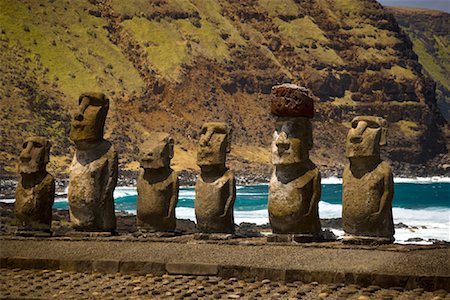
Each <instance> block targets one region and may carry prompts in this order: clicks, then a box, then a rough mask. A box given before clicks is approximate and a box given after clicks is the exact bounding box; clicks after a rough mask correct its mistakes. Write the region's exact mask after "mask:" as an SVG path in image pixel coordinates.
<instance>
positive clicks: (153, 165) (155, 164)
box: [140, 160, 166, 170]
mask: <svg viewBox="0 0 450 300" xmlns="http://www.w3.org/2000/svg"><path fill="white" fill-rule="evenodd" d="M140 165H141V168H143V169H151V170H157V169H161V168H164V167H165V166H166V165H165V164H164V163H163V162H162V161H159V160H158V161H157V160H154V161H147V160H141V163H140Z"/></svg>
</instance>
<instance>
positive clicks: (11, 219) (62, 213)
mask: <svg viewBox="0 0 450 300" xmlns="http://www.w3.org/2000/svg"><path fill="white" fill-rule="evenodd" d="M116 217H117V232H118V234H119V235H120V236H124V237H128V238H137V239H141V238H147V237H149V236H152V235H151V234H150V235H149V234H146V233H144V232H141V231H139V230H138V229H137V228H136V216H135V215H133V214H130V213H127V212H124V211H120V212H116ZM320 222H321V225H322V228H323V233H322V235H323V237H324V239H325V240H327V241H335V240H337V239H338V237H337V236H336V235H335V234H334V233H333V232H332V230H343V229H342V219H341V218H331V219H321V220H320ZM235 226H236V228H235V229H236V237H238V238H263V237H264V236H265V234H269V233H271V227H270V224H268V223H267V224H263V225H257V224H254V223H247V222H243V223H240V224H236V225H235ZM421 227H422V228H426V227H425V226H421ZM395 228H396V229H400V228H402V229H404V228H406V229H409V230H416V229H418V227H417V226H410V225H407V224H404V223H398V224H395ZM16 230H17V226H16V220H15V216H14V204H13V203H3V202H0V236H1V235H3V236H13V235H14V234H15V232H16ZM52 231H53V235H54V236H65V235H66V234H67V233H69V232H70V231H72V229H71V228H70V226H69V211H68V210H67V209H53V221H52ZM197 233H198V231H197V229H196V227H195V222H193V221H191V220H188V219H177V229H176V233H175V235H174V236H178V239H183V237H182V236H187V235H193V234H197ZM407 242H411V243H419V242H429V243H432V244H433V245H447V246H450V243H449V242H446V241H441V240H437V239H429V240H426V239H423V238H421V237H414V238H410V239H409V240H407Z"/></svg>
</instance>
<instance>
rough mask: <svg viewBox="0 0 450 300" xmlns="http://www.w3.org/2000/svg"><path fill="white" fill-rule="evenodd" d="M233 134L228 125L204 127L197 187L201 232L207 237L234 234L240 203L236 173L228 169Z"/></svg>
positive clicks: (197, 209)
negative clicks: (236, 202) (235, 215)
mask: <svg viewBox="0 0 450 300" xmlns="http://www.w3.org/2000/svg"><path fill="white" fill-rule="evenodd" d="M230 147H231V130H230V129H229V128H228V126H227V125H226V123H205V124H203V127H202V131H201V136H200V141H199V146H198V152H197V164H198V165H199V166H200V169H201V173H200V175H199V176H198V178H197V183H196V185H195V216H196V218H197V228H198V230H199V231H200V232H205V233H234V214H233V207H234V201H235V200H236V183H235V178H234V173H233V172H232V171H231V170H229V169H228V168H227V167H226V166H225V161H226V154H227V153H228V152H230Z"/></svg>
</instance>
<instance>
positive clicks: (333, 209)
mask: <svg viewBox="0 0 450 300" xmlns="http://www.w3.org/2000/svg"><path fill="white" fill-rule="evenodd" d="M395 182H396V183H395V192H394V201H393V215H394V222H395V223H404V224H406V225H408V226H409V228H403V229H397V230H396V235H395V238H396V240H397V241H399V242H402V241H403V242H404V241H406V240H408V239H409V238H414V237H420V238H423V239H424V240H425V241H426V240H429V239H440V240H446V241H450V178H422V179H402V178H397V179H395ZM114 196H115V204H116V210H118V211H127V212H130V213H134V214H135V213H136V198H137V192H136V188H135V187H118V188H116V191H115V193H114ZM194 198H195V191H194V187H181V188H180V193H179V200H178V205H177V209H176V214H177V218H180V219H191V220H193V221H195V213H194ZM267 199H268V185H267V184H260V185H248V186H238V187H237V197H236V203H235V207H234V209H235V222H236V223H237V224H240V223H241V222H252V223H256V224H265V223H268V221H269V219H268V213H267ZM341 199H342V183H341V180H340V179H338V178H328V179H324V180H322V197H321V202H320V204H319V214H320V217H321V218H340V217H341V213H342V200H341ZM54 207H55V208H58V209H67V208H68V204H67V199H66V198H59V199H57V201H56V202H55V205H54ZM334 231H335V233H336V234H338V235H341V234H342V232H340V231H338V230H334Z"/></svg>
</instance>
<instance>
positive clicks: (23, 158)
mask: <svg viewBox="0 0 450 300" xmlns="http://www.w3.org/2000/svg"><path fill="white" fill-rule="evenodd" d="M30 160H31V155H30V154H23V155H21V156H20V161H21V162H24V163H27V162H30Z"/></svg>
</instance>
